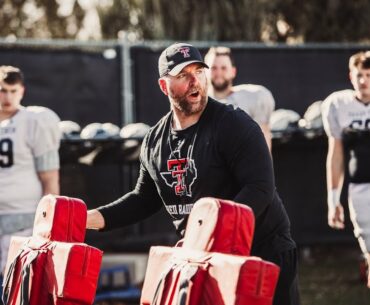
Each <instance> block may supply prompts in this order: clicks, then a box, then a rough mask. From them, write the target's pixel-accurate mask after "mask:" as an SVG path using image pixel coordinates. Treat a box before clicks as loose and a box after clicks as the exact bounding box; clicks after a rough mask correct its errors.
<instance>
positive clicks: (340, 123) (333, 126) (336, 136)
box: [322, 51, 370, 288]
mask: <svg viewBox="0 0 370 305" xmlns="http://www.w3.org/2000/svg"><path fill="white" fill-rule="evenodd" d="M349 77H350V80H351V83H352V86H353V90H342V91H337V92H334V93H332V94H331V95H329V96H328V97H327V98H326V100H325V101H324V103H323V104H322V116H323V123H324V128H325V131H326V133H327V135H328V139H329V148H328V155H327V164H326V171H327V189H328V224H329V226H331V227H333V228H336V229H343V228H344V213H343V206H342V204H341V203H340V192H341V189H342V185H343V180H344V173H345V166H348V173H349V186H348V203H349V211H350V216H351V220H352V223H353V227H354V234H355V236H356V237H357V239H358V241H359V244H360V247H361V250H362V252H363V253H364V255H365V257H366V260H367V263H368V265H369V264H370V141H369V135H367V136H366V134H364V132H365V131H366V130H369V128H370V51H367V52H359V53H356V54H354V55H353V56H351V57H350V60H349ZM345 151H348V152H349V161H348V163H347V164H345V160H346V158H345V155H346V154H345ZM367 282H368V284H367V285H368V287H369V288H370V276H368V281H367Z"/></svg>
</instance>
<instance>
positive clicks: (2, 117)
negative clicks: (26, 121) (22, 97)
mask: <svg viewBox="0 0 370 305" xmlns="http://www.w3.org/2000/svg"><path fill="white" fill-rule="evenodd" d="M18 111H19V109H17V110H16V111H13V112H4V111H1V110H0V121H4V120H7V119H9V118H11V117H12V116H14V115H15V114H16V113H17V112H18Z"/></svg>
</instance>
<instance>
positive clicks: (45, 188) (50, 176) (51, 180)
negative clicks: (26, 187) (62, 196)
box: [37, 169, 60, 195]
mask: <svg viewBox="0 0 370 305" xmlns="http://www.w3.org/2000/svg"><path fill="white" fill-rule="evenodd" d="M37 174H38V176H39V179H40V181H41V185H42V194H43V195H47V194H53V195H59V192H60V190H59V170H58V169H54V170H48V171H41V172H38V173H37Z"/></svg>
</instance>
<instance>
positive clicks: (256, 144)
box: [217, 110, 275, 218]
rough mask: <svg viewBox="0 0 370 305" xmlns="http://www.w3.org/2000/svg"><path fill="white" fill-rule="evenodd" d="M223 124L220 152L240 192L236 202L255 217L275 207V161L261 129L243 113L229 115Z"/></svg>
mask: <svg viewBox="0 0 370 305" xmlns="http://www.w3.org/2000/svg"><path fill="white" fill-rule="evenodd" d="M219 123H220V124H219V125H218V126H220V129H219V130H218V132H217V134H218V136H219V144H220V146H219V150H220V151H221V152H222V155H223V156H224V157H225V159H226V162H227V164H228V166H229V168H230V169H231V172H232V175H233V176H234V178H235V181H236V182H237V183H238V187H239V188H240V191H239V193H238V194H237V195H236V196H235V198H234V201H235V202H240V203H244V204H247V205H248V206H250V207H251V208H252V210H253V212H254V214H255V216H256V218H257V217H258V216H259V215H261V213H262V212H263V211H264V210H265V209H266V207H267V206H268V205H269V204H271V203H272V200H273V196H274V191H275V186H274V174H273V167H272V159H271V155H270V151H269V149H268V147H267V144H266V140H265V138H264V136H263V133H262V130H261V128H260V127H259V126H258V124H257V123H256V122H255V121H253V120H252V119H251V118H250V117H249V116H248V115H246V114H245V113H244V112H243V111H241V110H236V111H233V112H228V113H227V114H226V115H225V116H224V117H223V119H222V120H221V122H219Z"/></svg>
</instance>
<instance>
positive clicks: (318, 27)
mask: <svg viewBox="0 0 370 305" xmlns="http://www.w3.org/2000/svg"><path fill="white" fill-rule="evenodd" d="M87 3H89V5H87ZM66 4H68V5H69V9H68V10H64V11H62V10H61V7H62V5H63V7H65V6H66ZM92 10H93V13H95V14H96V16H98V17H97V19H95V21H94V23H93V24H91V22H90V23H88V22H87V20H88V19H89V18H87V16H88V14H90V15H91V12H92ZM90 15H89V16H90ZM368 16H370V1H368V0H351V1H348V0H310V1H305V0H274V1H271V0H227V1H225V0H101V1H98V0H85V1H83V0H0V25H1V26H0V36H2V37H9V36H13V37H18V38H26V37H27V38H69V39H71V38H72V39H73V38H85V39H100V38H103V39H116V38H117V37H119V36H120V35H121V34H123V33H124V34H126V35H127V36H126V37H130V38H131V39H133V40H137V39H146V40H158V39H159V40H211V41H255V42H369V40H370V18H369V17H368ZM90 20H91V19H90ZM81 33H85V35H84V36H83V35H81Z"/></svg>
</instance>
